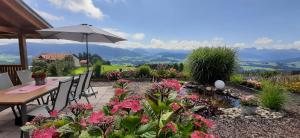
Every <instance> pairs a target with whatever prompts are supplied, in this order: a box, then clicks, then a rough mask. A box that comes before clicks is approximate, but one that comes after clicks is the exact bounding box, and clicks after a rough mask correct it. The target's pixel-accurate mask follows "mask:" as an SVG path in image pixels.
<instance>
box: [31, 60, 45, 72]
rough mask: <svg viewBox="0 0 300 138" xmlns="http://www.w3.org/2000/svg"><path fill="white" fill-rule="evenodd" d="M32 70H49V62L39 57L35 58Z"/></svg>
mask: <svg viewBox="0 0 300 138" xmlns="http://www.w3.org/2000/svg"><path fill="white" fill-rule="evenodd" d="M31 71H32V72H47V71H48V66H47V62H45V61H43V60H39V59H33V60H32V69H31Z"/></svg>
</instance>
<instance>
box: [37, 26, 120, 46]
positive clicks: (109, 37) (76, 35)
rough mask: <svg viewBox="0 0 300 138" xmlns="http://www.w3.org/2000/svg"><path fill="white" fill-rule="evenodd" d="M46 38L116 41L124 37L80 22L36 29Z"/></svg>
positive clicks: (79, 40)
mask: <svg viewBox="0 0 300 138" xmlns="http://www.w3.org/2000/svg"><path fill="white" fill-rule="evenodd" d="M38 32H39V33H40V34H41V35H42V37H43V38H46V39H66V40H73V41H78V42H86V41H88V42H101V43H116V42H119V41H124V40H126V39H124V38H121V37H119V36H116V35H114V34H112V33H109V32H106V31H104V30H102V29H99V28H96V27H94V26H91V25H87V24H81V25H74V26H65V27H57V28H49V29H42V30H38Z"/></svg>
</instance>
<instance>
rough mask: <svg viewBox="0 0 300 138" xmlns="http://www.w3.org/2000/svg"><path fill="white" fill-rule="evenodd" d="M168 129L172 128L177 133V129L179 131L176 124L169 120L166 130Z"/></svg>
mask: <svg viewBox="0 0 300 138" xmlns="http://www.w3.org/2000/svg"><path fill="white" fill-rule="evenodd" d="M167 130H171V131H172V132H173V133H176V131H177V129H176V126H175V124H174V123H173V122H169V123H168V124H166V126H165V128H164V131H167Z"/></svg>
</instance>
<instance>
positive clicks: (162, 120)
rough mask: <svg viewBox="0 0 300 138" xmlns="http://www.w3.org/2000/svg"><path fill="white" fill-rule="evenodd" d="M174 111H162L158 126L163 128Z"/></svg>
mask: <svg viewBox="0 0 300 138" xmlns="http://www.w3.org/2000/svg"><path fill="white" fill-rule="evenodd" d="M173 113H174V112H167V113H164V114H163V115H162V116H161V118H160V121H159V128H163V127H164V126H165V125H166V124H167V123H168V122H169V121H170V120H171V117H172V115H173Z"/></svg>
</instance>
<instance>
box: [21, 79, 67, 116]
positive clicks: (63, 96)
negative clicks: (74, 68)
mask: <svg viewBox="0 0 300 138" xmlns="http://www.w3.org/2000/svg"><path fill="white" fill-rule="evenodd" d="M72 83H73V77H72V78H70V79H66V80H64V81H60V82H59V86H58V89H57V94H56V95H55V102H54V104H53V105H35V107H34V108H33V110H31V111H29V112H28V113H27V115H28V116H37V115H43V116H46V117H49V116H50V114H49V113H50V112H51V111H53V110H56V111H58V112H60V111H62V110H63V109H64V108H65V107H66V106H67V105H68V103H69V95H70V91H71V86H72Z"/></svg>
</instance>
